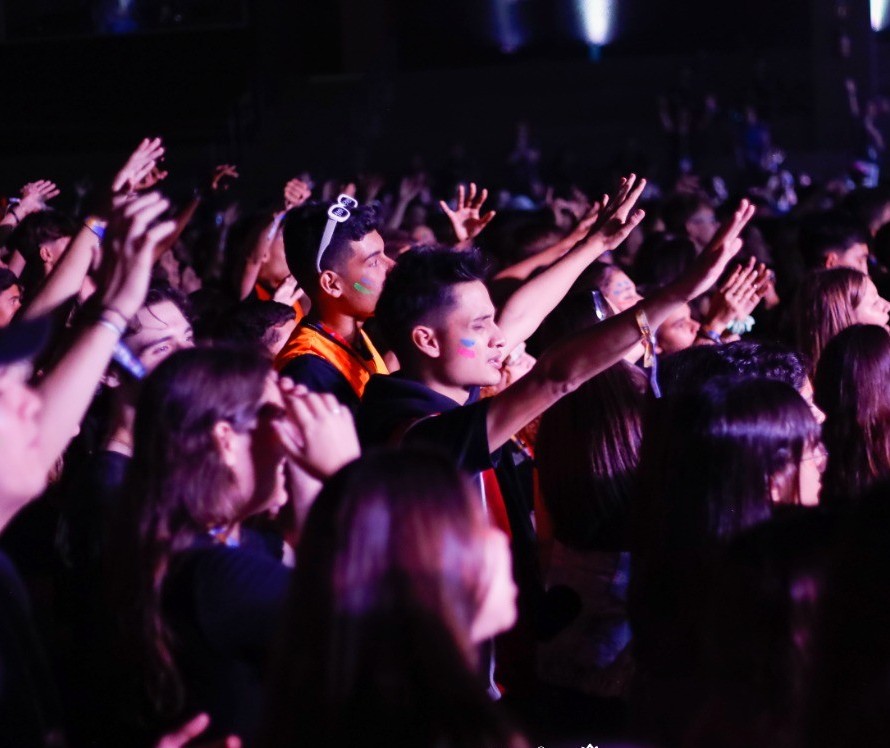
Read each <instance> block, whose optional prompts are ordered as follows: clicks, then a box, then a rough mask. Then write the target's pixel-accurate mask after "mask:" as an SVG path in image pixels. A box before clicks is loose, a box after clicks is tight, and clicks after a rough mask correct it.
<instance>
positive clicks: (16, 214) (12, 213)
mask: <svg viewBox="0 0 890 748" xmlns="http://www.w3.org/2000/svg"><path fill="white" fill-rule="evenodd" d="M6 213H7V215H10V216H12V217H13V218H15V223H16V226H18V224H20V223H21V222H22V219H21V218H19V216H18V213H16V212H15V208H14V207H13V206H11V205H10V206H9V209H8V210H7V211H6Z"/></svg>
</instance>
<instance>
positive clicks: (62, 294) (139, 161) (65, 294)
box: [23, 138, 164, 319]
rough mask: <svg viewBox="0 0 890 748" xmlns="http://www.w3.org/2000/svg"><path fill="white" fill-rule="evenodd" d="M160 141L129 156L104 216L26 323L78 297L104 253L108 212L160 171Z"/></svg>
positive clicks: (87, 230) (92, 220) (75, 243)
mask: <svg viewBox="0 0 890 748" xmlns="http://www.w3.org/2000/svg"><path fill="white" fill-rule="evenodd" d="M163 154H164V147H163V145H162V144H161V142H160V139H157V138H156V139H155V140H149V139H147V138H146V139H145V140H143V141H142V142H141V143H140V144H139V145H138V146H137V147H136V149H135V150H134V151H133V152H132V153H131V154H130V155H129V157H128V158H127V160H126V162H125V163H124V165H123V166H122V167H121V168H120V170H119V171H118V173H117V174H115V175H114V178H113V179H112V180H111V184H110V185H109V187H108V189H107V194H106V195H105V197H104V198H103V199H102V205H101V206H100V211H101V212H103V215H101V216H90V217H89V218H87V220H86V222H85V223H84V225H83V226H82V227H81V229H80V231H78V232H77V233H76V234H75V235H74V238H73V239H72V240H71V244H70V246H69V247H68V249H67V250H66V252H65V254H64V255H62V258H61V259H60V260H59V262H58V263H57V264H56V266H55V267H54V268H53V270H52V272H51V273H50V275H49V277H48V278H47V280H46V283H44V284H43V286H42V287H41V288H40V290H39V291H38V292H37V295H36V296H35V297H34V299H33V300H32V301H31V303H29V304H28V306H27V308H26V309H25V311H24V312H23V316H24V317H25V318H26V319H29V318H33V317H38V316H40V315H41V314H46V313H47V312H49V311H51V310H52V309H55V308H56V307H57V306H58V305H59V304H62V303H63V302H65V301H66V300H67V299H70V298H71V297H72V296H74V295H75V294H77V293H78V292H79V291H80V289H81V287H82V285H83V281H84V278H86V276H87V273H88V272H89V271H90V266H91V264H92V262H93V257H94V256H95V255H96V254H97V253H98V252H99V251H100V250H99V247H100V234H101V233H102V232H103V231H104V228H105V224H106V219H107V211H108V210H109V209H110V208H111V206H112V205H115V204H117V205H122V204H124V203H125V202H126V200H127V197H128V195H130V194H131V192H132V190H134V189H135V187H136V186H137V183H140V182H144V180H145V178H146V175H149V174H151V173H152V170H153V169H156V163H157V160H158V159H159V158H160V157H161V156H163Z"/></svg>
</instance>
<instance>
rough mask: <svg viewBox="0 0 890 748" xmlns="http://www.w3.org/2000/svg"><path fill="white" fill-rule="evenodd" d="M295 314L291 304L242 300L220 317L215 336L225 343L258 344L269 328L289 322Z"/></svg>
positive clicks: (263, 340) (262, 340)
mask: <svg viewBox="0 0 890 748" xmlns="http://www.w3.org/2000/svg"><path fill="white" fill-rule="evenodd" d="M295 314H296V312H295V311H294V308H293V307H292V306H288V305H287V304H282V303H281V302H278V301H260V300H259V299H251V300H249V301H244V302H242V303H240V304H237V305H236V306H234V307H232V308H231V309H230V310H228V311H227V312H226V313H225V314H223V315H222V316H221V317H220V319H219V321H218V323H217V328H216V335H215V337H216V339H217V340H223V341H225V342H227V343H233V344H244V345H260V344H263V343H264V342H265V336H266V334H267V333H268V331H269V330H270V329H271V328H273V327H278V326H279V325H283V324H284V323H285V322H290V321H291V320H292V319H293V318H294V315H295Z"/></svg>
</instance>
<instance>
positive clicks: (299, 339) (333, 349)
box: [275, 320, 389, 397]
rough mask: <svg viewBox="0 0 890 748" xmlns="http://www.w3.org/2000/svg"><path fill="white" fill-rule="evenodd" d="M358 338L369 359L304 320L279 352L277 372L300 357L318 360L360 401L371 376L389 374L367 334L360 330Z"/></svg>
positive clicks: (276, 365) (276, 363)
mask: <svg viewBox="0 0 890 748" xmlns="http://www.w3.org/2000/svg"><path fill="white" fill-rule="evenodd" d="M359 335H360V336H361V339H362V343H364V346H365V349H366V350H367V351H368V353H369V354H370V356H371V357H370V358H365V356H363V355H362V354H361V353H359V351H357V350H356V349H355V348H353V347H352V346H351V345H349V344H348V343H347V342H346V341H345V340H342V339H340V340H338V339H337V338H335V337H333V336H331V335H329V334H327V333H326V332H325V331H324V330H322V329H321V328H319V327H317V326H316V325H315V324H313V323H311V322H306V321H305V320H303V321H302V322H301V323H300V324H299V325H297V327H296V329H295V330H294V332H293V334H292V335H291V336H290V338H289V339H288V341H287V343H285V344H284V348H282V349H281V351H280V352H279V354H278V356H277V358H276V359H275V369H276V370H278V371H281V370H282V369H283V368H284V367H285V366H287V364H288V363H289V362H290V361H292V360H293V359H295V358H296V357H297V356H307V355H309V356H318V357H319V358H323V359H324V360H325V361H327V362H328V363H329V364H331V365H332V366H333V367H334V368H335V369H336V370H337V371H339V372H340V373H341V374H342V375H343V378H344V379H346V381H347V382H349V384H350V386H351V387H352V389H353V390H355V394H356V395H358V396H359V397H361V396H362V395H363V394H364V392H365V385H366V384H367V383H368V380H369V379H370V378H371V375H373V374H389V370H388V369H387V368H386V364H385V363H384V362H383V358H382V356H381V355H380V354H379V353H378V352H377V349H376V348H375V347H374V345H373V343H371V339H370V338H369V337H368V336H367V335H366V334H365V332H364V330H359Z"/></svg>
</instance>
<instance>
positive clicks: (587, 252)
mask: <svg viewBox="0 0 890 748" xmlns="http://www.w3.org/2000/svg"><path fill="white" fill-rule="evenodd" d="M645 187H646V180H645V179H640V180H639V182H637V178H636V175H634V174H631V175H630V176H628V177H627V178H624V179H622V180H621V185H620V187H619V189H618V193H617V195H616V196H615V198H614V199H612V200H610V199H609V198H608V196H606V195H604V196H603V201H602V208H601V210H600V211H599V215H598V218H597V220H596V222H595V223H594V225H593V227H592V228H591V231H590V234H589V235H588V236H587V238H586V239H584V240H582V241H581V242H579V243H578V244H577V245H576V246H575V247H574V248H573V249H572V250H570V251H569V252H568V253H566V254H565V255H564V256H563V257H562V258H561V259H560V260H558V261H557V262H555V263H554V264H553V265H551V266H550V267H549V268H547V269H546V270H545V271H543V272H542V273H540V274H539V275H537V276H535V277H534V278H533V279H532V280H530V281H528V282H527V283H525V284H524V285H523V286H521V287H520V288H519V290H517V291H516V292H515V293H514V294H513V295H512V296H511V297H510V298H509V299H508V300H507V303H506V304H505V305H504V307H503V309H502V310H501V314H500V315H499V317H498V326H499V327H500V328H501V332H502V333H503V335H504V338H505V339H506V341H507V342H506V345H505V348H506V350H507V351H512V350H513V349H514V348H515V347H516V346H517V345H519V344H520V343H522V342H524V341H525V340H527V339H528V337H529V336H530V335H531V334H532V333H533V332H534V331H535V330H537V329H538V327H539V326H540V324H541V323H542V322H543V321H544V318H545V317H546V316H547V315H548V314H550V312H552V311H553V309H554V308H555V307H556V305H557V304H559V302H560V301H561V300H562V299H563V297H564V296H565V295H566V294H567V293H568V292H569V290H570V289H571V287H572V286H573V285H574V283H575V281H576V280H578V277H579V276H580V275H581V273H583V272H584V270H585V269H586V268H587V267H588V266H589V265H590V263H592V262H593V261H594V260H596V259H597V258H598V257H599V256H600V255H602V254H603V252H606V251H608V250H610V249H614V248H615V247H617V246H618V245H619V244H621V242H623V241H624V240H625V239H626V238H627V236H628V235H629V234H630V232H631V231H633V230H634V228H635V227H636V226H637V225H638V224H639V223H640V221H642V220H643V216H644V215H645V214H644V212H643V211H642V210H633V207H634V205H635V204H636V202H637V200H639V198H640V195H641V194H642V193H643V190H644V189H645Z"/></svg>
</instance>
